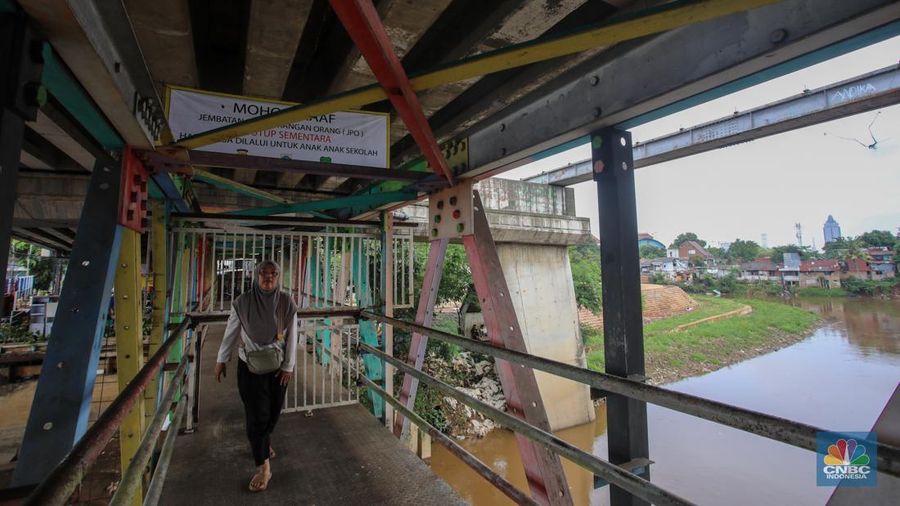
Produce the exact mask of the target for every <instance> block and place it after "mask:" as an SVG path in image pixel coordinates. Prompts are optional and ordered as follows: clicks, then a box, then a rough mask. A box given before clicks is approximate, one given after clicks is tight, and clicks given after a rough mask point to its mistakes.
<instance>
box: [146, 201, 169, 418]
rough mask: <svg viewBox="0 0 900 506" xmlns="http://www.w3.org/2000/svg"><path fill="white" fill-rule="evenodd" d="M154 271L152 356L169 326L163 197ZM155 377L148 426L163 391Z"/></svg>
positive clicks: (154, 235) (155, 222)
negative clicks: (167, 324)
mask: <svg viewBox="0 0 900 506" xmlns="http://www.w3.org/2000/svg"><path fill="white" fill-rule="evenodd" d="M150 213H151V215H150V272H151V273H152V279H153V300H152V304H153V306H152V312H151V313H150V321H151V327H150V349H149V351H148V353H149V355H153V354H154V353H156V350H158V349H159V346H160V345H161V344H162V342H163V333H164V332H165V327H166V292H167V286H166V273H167V270H166V269H167V262H166V215H165V213H166V204H165V202H163V201H160V200H151V201H150ZM157 378H158V376H155V377H154V378H153V379H152V380H151V381H150V384H149V385H147V388H146V389H145V390H144V415H145V416H144V420H145V425H146V424H149V423H150V418H151V417H153V413H155V412H156V396H157V393H158V392H159V385H158V383H157Z"/></svg>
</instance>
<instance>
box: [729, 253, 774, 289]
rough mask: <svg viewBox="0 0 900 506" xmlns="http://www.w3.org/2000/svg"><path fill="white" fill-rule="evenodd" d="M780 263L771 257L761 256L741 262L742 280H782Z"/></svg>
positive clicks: (740, 277)
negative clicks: (779, 269)
mask: <svg viewBox="0 0 900 506" xmlns="http://www.w3.org/2000/svg"><path fill="white" fill-rule="evenodd" d="M778 268H779V266H778V264H776V263H775V262H773V261H772V259H771V258H769V257H761V258H757V259H755V260H751V261H749V262H744V263H742V264H741V274H740V276H738V279H740V280H741V281H777V282H779V283H780V282H781V274H780V273H779V271H778Z"/></svg>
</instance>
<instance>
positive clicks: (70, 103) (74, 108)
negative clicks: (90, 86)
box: [41, 44, 125, 151]
mask: <svg viewBox="0 0 900 506" xmlns="http://www.w3.org/2000/svg"><path fill="white" fill-rule="evenodd" d="M43 55H44V74H43V76H42V77H41V81H42V82H43V84H44V86H46V87H47V91H49V92H50V93H51V94H52V95H53V96H54V97H56V99H57V100H59V102H60V103H61V104H62V105H63V107H65V109H66V110H67V111H69V114H71V115H72V117H74V118H75V120H76V121H77V122H78V123H79V124H80V125H81V126H83V127H84V128H85V130H87V132H88V133H89V134H91V137H93V138H94V139H96V140H97V142H98V143H100V145H101V146H103V149H105V150H108V151H112V150H117V149H122V148H124V147H125V142H124V141H123V140H122V138H121V137H119V134H118V133H116V131H115V129H113V127H112V126H110V124H109V122H108V121H107V120H106V118H105V117H104V116H103V115H102V114H101V113H100V112H99V111H98V110H97V108H96V107H95V105H94V101H93V100H91V98H90V97H89V96H88V94H87V93H86V92H85V91H84V89H83V88H82V87H81V85H80V84H78V81H76V80H75V78H74V77H72V74H70V73H69V70H68V69H66V68H65V66H64V65H63V63H62V62H60V61H59V59H58V58H57V56H56V52H55V51H53V48H52V47H50V44H44V50H43Z"/></svg>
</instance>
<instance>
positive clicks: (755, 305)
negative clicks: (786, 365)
mask: <svg viewBox="0 0 900 506" xmlns="http://www.w3.org/2000/svg"><path fill="white" fill-rule="evenodd" d="M693 297H694V298H695V299H696V300H697V302H698V303H699V307H698V308H697V309H695V310H693V311H691V312H690V313H685V314H681V315H677V316H674V317H671V318H666V319H663V320H658V321H655V322H652V323H648V324H646V325H644V349H645V361H646V364H647V380H648V382H649V383H651V384H655V385H659V384H665V383H671V382H673V381H677V380H679V379H683V378H688V377H691V376H697V375H700V374H705V373H708V372H712V371H715V370H717V369H720V368H722V367H725V366H727V365H731V364H734V363H737V362H741V361H743V360H747V359H749V358H753V357H756V356H759V355H764V354H766V353H770V352H772V351H775V350H779V349H781V348H784V347H786V346H789V345H791V344H794V343H796V342H797V341H800V340H801V339H803V338H804V337H805V336H806V335H807V334H808V333H809V332H810V331H811V330H812V329H813V328H814V327H815V326H816V325H817V323H818V322H819V321H820V320H819V317H817V316H816V315H815V314H814V313H812V312H810V311H807V310H805V309H801V308H798V307H792V306H789V305H786V304H783V303H780V302H771V301H765V300H759V299H723V298H717V297H709V296H704V295H693ZM744 306H750V307H751V308H752V312H751V313H750V314H747V315H743V316H731V317H728V318H724V319H718V320H712V321H706V322H703V323H700V324H698V325H694V326H690V327H686V328H685V327H684V325H686V324H689V323H692V322H696V321H698V320H702V319H706V318H710V317H713V316H716V315H720V314H723V313H728V312H731V311H738V310H740V309H741V308H743V307H744ZM585 330H586V331H585V332H584V335H583V336H582V337H583V339H584V344H585V353H586V356H587V363H588V367H589V368H591V369H594V370H603V335H602V333H599V332H595V331H590V330H587V329H585Z"/></svg>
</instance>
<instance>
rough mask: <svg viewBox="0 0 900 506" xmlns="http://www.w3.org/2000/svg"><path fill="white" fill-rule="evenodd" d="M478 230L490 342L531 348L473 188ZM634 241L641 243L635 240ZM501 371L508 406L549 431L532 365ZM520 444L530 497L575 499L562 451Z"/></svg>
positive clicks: (501, 363)
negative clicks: (571, 491)
mask: <svg viewBox="0 0 900 506" xmlns="http://www.w3.org/2000/svg"><path fill="white" fill-rule="evenodd" d="M474 226H475V230H474V234H472V235H464V236H463V245H464V246H465V247H466V253H467V254H468V257H469V265H470V266H471V268H472V280H473V281H474V282H475V291H476V292H477V293H478V300H479V301H480V302H481V312H482V314H483V315H484V324H485V328H486V329H487V334H488V337H489V338H490V340H491V343H492V344H495V345H497V346H503V347H505V348H508V349H511V350H516V351H521V352H523V353H527V352H528V350H527V349H526V348H525V338H524V337H523V335H522V329H521V328H520V327H519V320H518V318H517V317H516V312H515V308H514V307H513V304H512V301H511V300H510V298H509V288H507V285H506V278H505V277H504V276H503V268H502V266H501V265H500V257H499V256H498V255H497V249H496V247H495V246H494V239H493V238H492V237H491V230H490V228H489V227H488V222H487V217H486V215H485V213H484V207H483V205H482V203H481V197H480V196H479V195H478V192H477V191H476V192H475V223H474ZM635 244H637V243H636V242H635ZM497 370H498V376H500V384H501V385H502V386H503V393H504V395H505V396H506V405H507V410H508V411H509V412H510V413H512V414H513V415H515V416H516V417H518V418H521V419H523V420H525V421H527V422H528V423H530V424H532V425H534V426H536V427H538V428H540V429H543V430H545V431H547V432H550V422H549V421H548V419H547V412H546V411H545V409H544V401H543V399H541V392H540V390H538V385H537V379H536V378H535V376H534V370H532V369H529V368H525V367H516V366H514V365H513V364H511V363H509V362H507V361H505V360H500V359H498V360H497ZM516 443H517V444H518V446H519V454H520V455H521V457H522V464H523V465H524V466H525V476H526V478H527V480H528V488H529V489H530V490H531V495H532V497H533V498H534V499H535V500H536V501H538V502H540V503H542V504H572V494H571V493H570V492H569V487H568V485H567V483H566V476H565V474H564V473H563V468H562V463H561V462H560V459H559V456H558V455H557V454H555V453H553V452H552V451H550V450H549V449H547V448H545V447H543V446H540V445H537V444H535V443H534V442H532V441H531V440H530V439H528V438H526V437H525V436H522V435H520V434H516Z"/></svg>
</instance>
